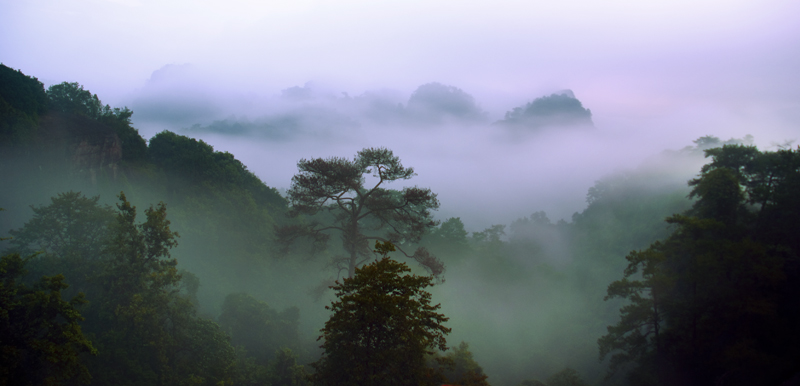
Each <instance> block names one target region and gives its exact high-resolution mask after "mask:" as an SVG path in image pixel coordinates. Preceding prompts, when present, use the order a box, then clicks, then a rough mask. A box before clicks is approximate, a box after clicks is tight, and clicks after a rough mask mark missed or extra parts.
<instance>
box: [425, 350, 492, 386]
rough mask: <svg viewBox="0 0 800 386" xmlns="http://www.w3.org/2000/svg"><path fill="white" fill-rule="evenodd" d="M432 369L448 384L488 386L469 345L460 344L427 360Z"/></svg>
mask: <svg viewBox="0 0 800 386" xmlns="http://www.w3.org/2000/svg"><path fill="white" fill-rule="evenodd" d="M429 363H430V365H431V366H432V367H434V368H436V369H437V370H438V371H441V372H442V375H444V378H445V380H446V382H447V383H448V384H452V385H460V386H488V385H489V383H488V382H487V381H486V379H487V378H489V377H488V376H487V375H486V374H484V373H483V368H482V367H481V366H480V365H479V364H478V362H476V361H475V359H474V358H473V357H472V352H471V351H469V344H467V343H466V342H461V343H460V344H459V345H458V347H453V348H451V349H450V350H449V351H447V353H446V354H445V355H444V356H443V357H440V356H438V355H437V356H435V357H433V359H432V360H429Z"/></svg>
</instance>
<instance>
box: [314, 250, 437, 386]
mask: <svg viewBox="0 0 800 386" xmlns="http://www.w3.org/2000/svg"><path fill="white" fill-rule="evenodd" d="M389 245H390V244H389ZM387 247H388V245H387V244H386V243H376V249H377V250H380V251H382V254H383V257H382V258H381V259H380V260H376V261H375V262H373V263H371V264H368V265H365V266H363V267H361V268H358V269H357V270H356V273H355V275H354V276H353V277H351V278H345V279H344V280H343V282H341V283H339V282H337V283H336V285H334V286H333V287H332V288H333V289H334V291H336V297H337V298H338V299H339V300H338V301H336V302H333V303H332V304H331V306H330V307H326V308H328V309H330V310H331V312H332V315H331V318H330V319H329V320H328V321H327V322H326V323H325V328H323V329H322V333H323V335H322V336H321V337H320V339H322V340H323V344H322V348H323V349H324V350H325V352H324V354H323V356H322V358H321V359H320V360H319V361H318V362H317V363H316V364H315V365H314V366H315V368H316V370H317V371H316V373H315V374H314V383H315V384H319V385H354V384H358V385H365V386H369V385H426V384H433V383H434V382H436V381H437V377H436V376H435V374H434V372H433V371H432V369H430V368H428V367H427V366H426V363H425V355H426V354H429V353H430V351H429V350H431V349H439V350H445V349H446V341H445V338H444V335H445V334H448V333H449V332H450V329H449V328H447V327H444V326H443V325H442V323H444V322H446V321H447V320H448V318H446V317H445V316H444V315H442V314H439V313H436V310H438V309H439V307H440V306H439V305H435V306H434V305H431V295H430V293H428V292H426V291H424V289H425V288H426V287H428V286H431V285H432V280H433V279H432V278H431V277H420V276H416V275H408V274H407V273H408V272H409V271H410V270H409V269H408V267H407V266H406V265H405V264H403V263H399V262H396V261H394V260H392V259H389V258H388V257H387V256H386V254H388V250H389V249H387Z"/></svg>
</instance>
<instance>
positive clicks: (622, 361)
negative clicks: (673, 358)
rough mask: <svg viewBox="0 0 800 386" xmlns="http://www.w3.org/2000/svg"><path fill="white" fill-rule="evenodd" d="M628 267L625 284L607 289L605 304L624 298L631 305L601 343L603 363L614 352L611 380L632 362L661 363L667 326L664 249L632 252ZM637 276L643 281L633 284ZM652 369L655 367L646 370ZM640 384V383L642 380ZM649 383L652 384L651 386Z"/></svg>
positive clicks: (610, 371)
mask: <svg viewBox="0 0 800 386" xmlns="http://www.w3.org/2000/svg"><path fill="white" fill-rule="evenodd" d="M625 258H626V259H627V260H628V262H629V264H628V267H627V268H626V269H625V275H624V277H623V279H622V280H618V281H615V282H613V283H611V284H610V285H609V286H608V295H606V297H605V299H604V300H609V299H613V298H623V299H628V300H629V301H630V303H629V304H627V305H625V306H623V307H622V308H621V309H620V322H619V323H618V324H616V325H614V326H608V334H607V335H605V336H603V337H602V338H600V339H599V340H598V342H597V343H598V345H599V346H600V360H604V359H605V357H606V356H607V355H609V353H611V352H614V355H612V357H611V363H610V365H609V377H611V376H612V375H614V374H615V373H616V372H617V371H619V370H620V368H624V367H623V366H624V365H626V364H628V363H629V362H631V361H637V362H638V363H640V364H641V365H652V364H653V361H659V360H661V356H662V355H663V353H662V348H661V346H662V343H661V342H662V337H660V336H659V331H660V329H661V328H662V325H663V324H664V315H663V314H664V309H663V308H664V305H663V302H664V299H663V298H664V297H665V292H666V291H667V287H668V286H669V284H670V283H669V278H668V277H667V275H666V274H665V273H664V270H663V267H662V265H663V263H664V259H665V258H664V253H663V245H662V244H661V243H658V242H656V243H655V244H653V245H652V246H651V247H650V248H649V249H647V250H645V251H638V252H637V251H632V252H631V253H630V254H628V256H626V257H625ZM635 275H638V276H640V277H641V279H640V280H630V278H631V277H632V276H635ZM646 367H647V368H648V369H651V368H652V367H653V366H646ZM640 381H641V379H640ZM648 383H649V382H648Z"/></svg>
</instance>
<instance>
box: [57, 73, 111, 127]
mask: <svg viewBox="0 0 800 386" xmlns="http://www.w3.org/2000/svg"><path fill="white" fill-rule="evenodd" d="M47 98H48V100H49V104H50V109H51V110H53V111H60V112H64V113H72V114H79V115H84V116H87V117H89V118H92V119H98V118H100V116H101V115H102V112H103V104H102V103H100V98H98V97H97V94H92V93H91V92H89V90H84V89H83V86H81V85H80V84H78V83H77V82H73V83H69V82H62V83H59V84H54V85H52V86H50V87H48V88H47Z"/></svg>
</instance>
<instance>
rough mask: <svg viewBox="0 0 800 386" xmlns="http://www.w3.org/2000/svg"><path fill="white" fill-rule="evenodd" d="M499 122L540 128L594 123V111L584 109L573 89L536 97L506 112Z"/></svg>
mask: <svg viewBox="0 0 800 386" xmlns="http://www.w3.org/2000/svg"><path fill="white" fill-rule="evenodd" d="M498 124H502V125H507V126H520V127H522V126H524V127H531V128H539V127H544V126H550V125H560V126H563V125H586V126H591V125H592V112H591V110H589V109H584V108H583V105H582V104H581V101H579V100H578V99H576V98H575V95H574V94H573V93H572V91H565V92H562V93H561V94H551V95H550V96H543V97H541V98H536V99H535V100H534V101H533V102H530V103H528V104H526V105H525V106H520V107H515V108H514V109H513V110H511V111H509V112H507V113H506V115H505V118H504V119H503V120H501V121H499V122H498Z"/></svg>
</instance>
